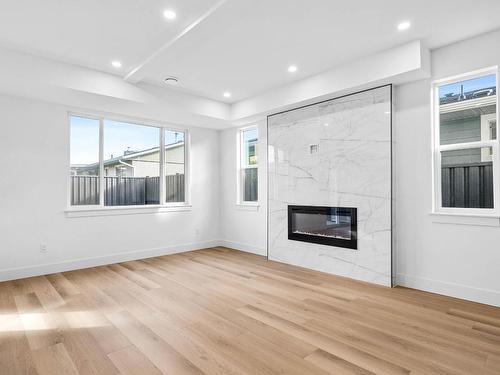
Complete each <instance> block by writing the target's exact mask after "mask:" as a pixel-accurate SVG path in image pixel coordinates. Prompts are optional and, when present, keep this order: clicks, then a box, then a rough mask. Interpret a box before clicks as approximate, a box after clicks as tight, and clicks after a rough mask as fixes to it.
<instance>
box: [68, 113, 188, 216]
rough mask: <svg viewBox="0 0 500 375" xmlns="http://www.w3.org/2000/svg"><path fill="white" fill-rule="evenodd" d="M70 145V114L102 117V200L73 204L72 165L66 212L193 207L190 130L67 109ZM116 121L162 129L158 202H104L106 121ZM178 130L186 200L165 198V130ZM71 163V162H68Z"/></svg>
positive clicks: (95, 118)
mask: <svg viewBox="0 0 500 375" xmlns="http://www.w3.org/2000/svg"><path fill="white" fill-rule="evenodd" d="M67 116H68V128H69V132H68V145H71V142H70V140H71V118H72V117H81V118H86V119H91V120H96V121H99V189H100V190H99V204H98V205H71V173H70V169H71V168H68V169H67V176H68V177H67V203H66V204H67V208H66V212H68V213H70V215H69V216H73V215H71V213H74V212H76V213H77V215H75V217H78V216H92V214H88V215H87V214H83V215H78V212H93V211H94V212H100V214H98V215H97V216H100V215H101V214H102V213H103V212H104V214H105V215H106V213H105V212H116V213H118V212H120V211H123V212H124V213H125V214H129V213H141V211H144V212H146V211H147V212H159V211H177V210H178V209H179V208H180V209H182V210H183V208H189V207H191V204H190V197H191V196H190V191H191V189H190V178H189V174H190V173H189V170H190V158H189V150H190V142H191V137H190V131H189V129H187V128H183V127H179V126H175V125H174V126H172V125H171V124H168V123H158V122H156V123H151V122H145V121H142V120H138V119H135V118H127V117H121V116H114V115H108V114H102V115H100V114H92V113H90V114H89V113H88V112H79V111H68V112H67ZM106 120H108V121H115V122H123V123H128V124H131V125H139V126H148V127H152V128H156V129H158V130H159V132H158V133H159V158H160V165H159V176H160V189H159V190H160V197H159V201H160V203H159V204H147V205H123V206H105V205H104V194H103V192H104V122H105V121H106ZM166 130H169V131H177V132H182V133H184V179H185V180H184V202H166V186H165V181H164V179H165V168H166V160H165V131H166ZM70 158H71V146H69V147H68V160H70ZM69 164H70V163H69Z"/></svg>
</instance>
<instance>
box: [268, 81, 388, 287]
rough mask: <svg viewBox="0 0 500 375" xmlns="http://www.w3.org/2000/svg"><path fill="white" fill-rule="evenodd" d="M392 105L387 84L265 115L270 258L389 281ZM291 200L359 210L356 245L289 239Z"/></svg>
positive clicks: (385, 283)
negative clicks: (353, 248)
mask: <svg viewBox="0 0 500 375" xmlns="http://www.w3.org/2000/svg"><path fill="white" fill-rule="evenodd" d="M391 109H392V86H391V85H387V86H381V87H377V88H373V89H369V90H365V91H362V92H358V93H353V94H349V95H346V96H342V97H339V98H334V99H331V100H327V101H323V102H320V103H316V104H311V105H308V106H305V107H300V108H296V109H292V110H289V111H285V112H281V113H277V114H274V115H270V116H268V119H267V122H268V124H267V125H268V136H267V138H268V258H269V259H271V260H275V261H279V262H283V263H289V264H294V265H298V266H301V267H305V268H310V269H315V270H318V271H323V272H327V273H331V274H335V275H340V276H345V277H350V278H353V279H357V280H362V281H367V282H372V283H376V284H381V285H385V286H392V284H393V283H392V119H391V113H392V110H391ZM312 145H317V149H316V147H312V148H313V151H314V149H315V150H316V152H312V150H311V146H312ZM288 205H304V206H306V205H310V206H330V207H356V208H357V211H358V250H352V249H346V248H339V247H334V246H327V245H321V244H314V243H306V242H299V241H293V240H288V210H287V208H288Z"/></svg>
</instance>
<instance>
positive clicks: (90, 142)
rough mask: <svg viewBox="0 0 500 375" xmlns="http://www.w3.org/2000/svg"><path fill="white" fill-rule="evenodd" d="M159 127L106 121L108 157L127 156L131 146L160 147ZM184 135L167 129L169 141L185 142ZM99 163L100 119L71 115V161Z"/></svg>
mask: <svg viewBox="0 0 500 375" xmlns="http://www.w3.org/2000/svg"><path fill="white" fill-rule="evenodd" d="M159 131H160V130H159V128H155V127H151V126H141V125H133V124H128V123H124V122H117V121H110V120H104V159H105V160H106V159H109V158H111V155H113V157H116V156H120V155H123V152H124V151H125V150H127V149H128V148H130V150H132V151H141V150H146V149H149V148H153V147H158V146H159V143H160V138H159V135H160V133H159ZM183 138H184V135H183V134H182V133H178V132H177V135H176V132H172V131H166V132H165V144H167V145H168V144H172V143H175V142H176V141H182V140H183ZM97 162H99V120H93V119H87V118H83V117H76V116H71V164H72V165H73V164H92V163H97Z"/></svg>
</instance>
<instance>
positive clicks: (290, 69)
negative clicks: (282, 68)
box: [288, 65, 298, 73]
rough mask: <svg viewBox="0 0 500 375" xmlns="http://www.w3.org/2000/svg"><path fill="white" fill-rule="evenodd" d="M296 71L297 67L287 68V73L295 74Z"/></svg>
mask: <svg viewBox="0 0 500 375" xmlns="http://www.w3.org/2000/svg"><path fill="white" fill-rule="evenodd" d="M297 69H298V68H297V65H290V66H289V67H288V71H289V72H290V73H295V72H296V71H297Z"/></svg>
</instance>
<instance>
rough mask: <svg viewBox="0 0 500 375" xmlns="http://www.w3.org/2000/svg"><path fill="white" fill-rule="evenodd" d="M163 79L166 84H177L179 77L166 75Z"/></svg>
mask: <svg viewBox="0 0 500 375" xmlns="http://www.w3.org/2000/svg"><path fill="white" fill-rule="evenodd" d="M164 81H165V83H166V84H167V85H172V86H175V85H177V84H178V83H179V78H177V77H167V78H165V80H164Z"/></svg>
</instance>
